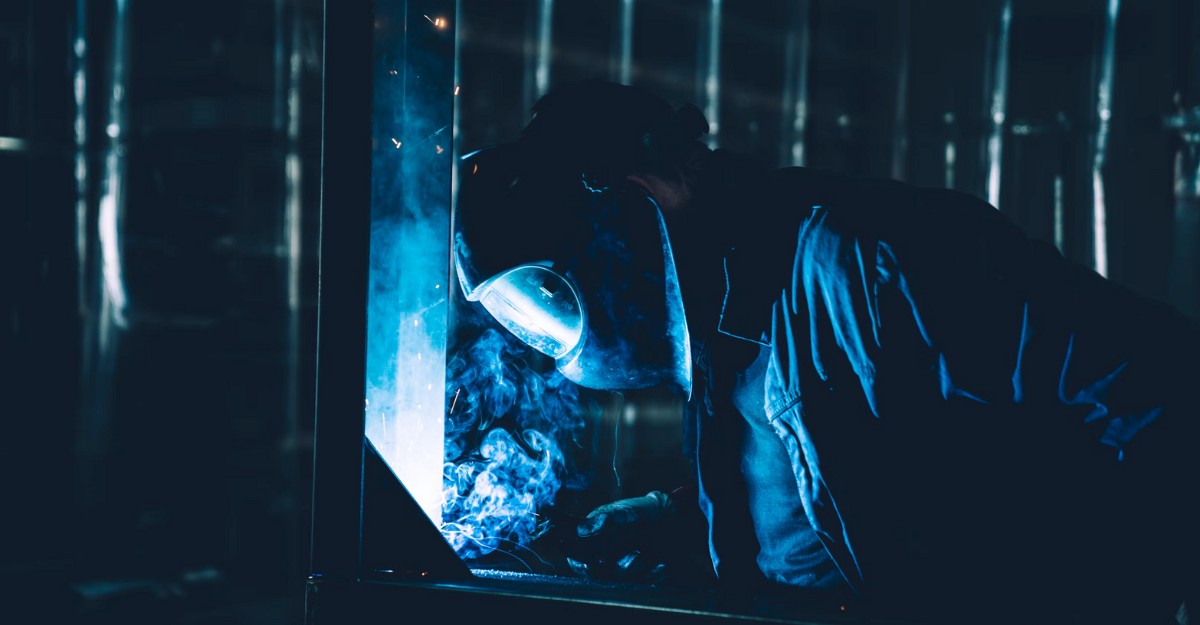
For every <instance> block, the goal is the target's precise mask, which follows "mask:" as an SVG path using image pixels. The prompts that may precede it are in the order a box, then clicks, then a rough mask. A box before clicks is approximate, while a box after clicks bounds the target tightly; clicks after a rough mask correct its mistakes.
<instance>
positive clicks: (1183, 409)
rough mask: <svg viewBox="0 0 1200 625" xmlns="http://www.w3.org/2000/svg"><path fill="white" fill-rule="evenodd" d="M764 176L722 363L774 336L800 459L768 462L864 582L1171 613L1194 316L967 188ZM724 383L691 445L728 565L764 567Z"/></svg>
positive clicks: (740, 244) (1184, 532) (740, 255)
mask: <svg viewBox="0 0 1200 625" xmlns="http://www.w3.org/2000/svg"><path fill="white" fill-rule="evenodd" d="M749 181H750V183H751V184H750V185H749V187H748V186H747V185H742V186H741V187H740V189H741V191H740V196H741V198H742V199H739V193H738V192H729V193H725V194H720V193H717V194H716V196H717V197H719V198H721V200H720V201H721V202H723V203H725V204H726V206H724V208H723V210H724V211H726V214H736V215H739V220H743V221H747V222H750V223H753V224H755V227H754V228H753V229H751V230H750V231H748V232H745V233H742V234H741V235H740V237H741V238H740V239H735V240H733V241H732V243H731V244H730V245H728V247H727V248H726V252H725V253H724V254H723V255H722V256H723V258H722V266H723V273H724V275H723V276H722V278H723V279H724V283H725V284H724V285H725V294H724V298H723V306H722V308H721V311H720V314H719V316H718V318H717V319H716V320H715V321H716V323H717V330H716V332H713V333H710V334H707V335H705V334H704V333H703V331H702V330H700V331H699V332H698V334H700V335H701V336H707V337H708V338H707V341H708V343H709V347H708V349H707V350H706V351H705V352H704V355H705V356H706V357H707V358H708V359H709V360H710V361H712V362H710V363H708V364H707V365H706V366H705V367H703V369H705V370H706V371H708V372H710V373H711V372H713V371H717V372H718V373H717V374H715V376H714V377H716V378H717V379H718V380H719V379H720V378H721V375H722V374H720V373H719V369H720V368H721V365H720V363H719V362H718V361H719V360H720V359H719V358H718V354H719V353H720V352H722V350H723V351H724V352H725V353H726V354H727V355H729V357H730V361H731V362H739V363H742V364H739V365H738V366H737V367H734V368H735V369H739V370H740V368H744V366H745V362H746V360H745V359H744V354H745V353H747V352H746V350H745V349H739V348H738V347H737V346H736V345H735V344H737V343H741V344H743V345H750V346H752V347H753V348H755V349H754V350H753V351H757V347H758V345H759V344H763V343H765V344H766V345H768V346H769V348H770V352H771V354H770V358H769V361H768V365H767V371H766V375H765V386H764V389H763V402H764V405H763V411H764V413H765V415H766V418H767V419H768V421H769V423H770V425H771V427H772V429H773V430H774V431H775V433H776V435H777V436H778V437H779V440H780V441H781V443H782V444H783V446H784V448H785V449H786V452H787V453H786V458H787V460H788V463H787V464H788V466H780V467H772V468H771V469H770V470H776V471H781V472H788V473H790V475H791V476H792V478H794V488H795V489H796V493H797V494H798V496H799V497H800V500H801V501H802V503H803V507H804V512H805V515H806V517H807V520H808V522H809V526H810V527H811V528H812V530H813V531H814V532H815V533H816V535H817V536H818V537H819V538H820V540H821V542H822V544H823V545H824V547H825V549H826V551H827V553H828V554H829V556H830V558H831V559H832V560H833V562H835V563H836V564H837V567H838V569H839V571H840V572H841V574H842V575H843V576H844V578H845V580H846V582H847V583H848V584H849V585H850V586H851V587H852V588H853V589H854V590H855V592H856V593H858V595H859V596H861V597H865V598H867V599H869V600H873V601H879V602H882V603H886V604H888V605H894V606H903V607H904V608H909V609H912V610H914V611H917V612H919V613H921V614H922V615H928V614H931V613H935V612H936V611H935V610H933V609H932V607H931V606H933V605H945V606H964V605H975V606H978V605H984V604H986V605H988V606H989V610H990V611H989V612H988V613H989V614H993V615H1001V614H1005V615H1008V616H1013V615H1014V614H1025V615H1028V614H1030V612H1029V610H1031V609H1034V608H1033V606H1039V605H1041V606H1049V607H1039V608H1037V610H1042V611H1044V610H1047V609H1048V610H1050V611H1051V612H1048V613H1046V614H1054V615H1055V617H1056V618H1061V619H1064V620H1065V622H1073V621H1078V622H1097V619H1098V620H1100V621H1105V620H1106V621H1107V622H1156V621H1155V620H1153V619H1157V618H1158V617H1159V616H1161V615H1162V614H1164V613H1170V614H1173V613H1174V609H1175V608H1177V607H1178V603H1179V600H1180V599H1181V598H1182V596H1183V594H1185V592H1190V590H1191V588H1194V582H1195V577H1194V575H1195V568H1196V562H1195V558H1196V554H1197V550H1196V540H1195V538H1194V536H1193V535H1194V534H1195V530H1194V529H1193V527H1192V526H1193V525H1194V524H1193V523H1191V515H1192V513H1191V512H1190V510H1191V509H1192V508H1193V507H1194V504H1195V503H1196V501H1195V499H1196V494H1195V491H1196V488H1195V484H1196V477H1197V473H1198V472H1197V461H1196V454H1195V452H1194V447H1195V444H1196V436H1195V434H1196V420H1197V418H1198V415H1197V409H1196V407H1195V403H1194V402H1193V401H1191V399H1190V395H1191V394H1190V393H1189V390H1190V389H1191V387H1192V386H1193V385H1195V384H1196V383H1197V381H1200V375H1198V374H1200V368H1198V367H1197V353H1198V351H1200V339H1198V338H1197V330H1196V326H1195V324H1194V323H1192V322H1191V321H1189V320H1188V319H1186V318H1184V317H1183V316H1181V315H1179V314H1178V313H1176V312H1175V311H1173V310H1172V309H1170V308H1168V307H1166V306H1164V305H1161V304H1159V303H1157V302H1154V301H1151V300H1149V299H1146V298H1143V297H1141V296H1139V295H1137V294H1135V293H1133V292H1131V291H1129V290H1127V289H1125V288H1123V287H1121V286H1119V285H1118V284H1116V283H1115V282H1112V281H1108V280H1105V279H1103V278H1101V277H1100V276H1098V275H1097V274H1095V273H1094V272H1092V271H1091V270H1089V269H1087V268H1085V267H1082V266H1079V265H1076V264H1073V263H1071V262H1068V261H1067V260H1065V259H1064V258H1063V257H1062V256H1061V255H1060V254H1059V253H1058V251H1057V250H1055V249H1054V248H1053V247H1050V246H1048V245H1046V244H1044V243H1041V242H1037V241H1033V240H1030V239H1029V238H1028V237H1026V236H1025V235H1024V234H1023V233H1022V232H1021V231H1020V230H1019V229H1018V228H1017V227H1016V226H1015V225H1013V224H1012V223H1011V222H1010V221H1009V220H1008V219H1006V218H1005V217H1004V215H1003V214H1001V213H1000V212H999V211H997V210H996V209H994V208H992V207H991V206H989V205H987V204H986V203H984V202H982V201H980V200H978V199H976V198H974V197H971V196H968V195H965V194H961V193H957V192H953V191H946V190H924V189H916V188H913V187H909V186H906V185H903V184H900V183H895V182H879V181H850V180H848V179H843V178H839V177H836V176H830V175H825V174H819V173H817V172H812V171H808V170H804V169H797V168H791V169H784V170H780V171H777V172H774V173H772V174H770V175H769V176H767V175H764V176H763V177H761V178H753V177H752V178H749ZM728 188H730V189H737V188H739V187H738V185H731V186H730V187H728ZM751 215H753V218H750V216H751ZM781 268H782V269H781ZM711 273H712V272H711V271H710V275H711ZM713 279H716V278H715V277H714V278H713ZM685 298H687V293H686V292H685ZM685 305H686V303H685ZM689 310H690V309H689ZM699 325H701V324H693V326H694V330H695V329H696V328H695V326H699ZM735 354H742V355H743V356H735ZM738 358H742V360H738ZM730 375H734V374H730ZM720 386H721V385H720V383H719V382H718V383H715V384H710V385H709V388H708V389H707V390H708V391H709V392H708V393H706V394H703V395H702V396H701V397H700V398H698V399H699V401H700V402H701V405H697V406H695V407H694V409H693V410H692V412H693V415H694V416H693V418H692V427H693V430H694V431H692V433H691V434H690V436H691V437H692V439H693V442H694V448H695V452H696V454H697V471H698V474H699V481H700V484H701V502H702V505H703V507H704V508H705V510H706V513H708V514H709V517H710V520H711V521H712V522H713V527H711V528H710V536H711V538H712V540H711V550H712V552H713V557H714V563H717V573H718V575H725V574H726V573H727V572H726V571H722V565H721V563H724V565H726V566H725V568H728V573H729V574H733V573H732V572H733V571H743V572H744V571H746V570H749V569H755V568H757V567H754V566H752V565H753V563H752V562H746V561H745V558H744V557H743V556H742V555H740V554H738V553H737V551H736V549H747V548H749V549H754V547H753V545H754V544H755V542H756V541H755V539H754V537H753V532H752V531H751V530H750V529H748V528H752V526H753V520H752V519H746V518H744V517H745V515H740V514H739V513H737V512H730V511H728V510H727V509H726V508H727V506H729V505H736V504H739V503H741V504H743V505H744V504H745V503H746V501H747V500H748V495H747V493H746V484H745V479H746V476H745V475H740V476H737V477H736V478H728V479H725V478H719V477H718V476H720V475H723V474H724V475H731V474H730V473H727V472H728V471H730V470H731V469H732V468H733V467H734V466H735V463H736V460H735V459H731V458H730V456H731V455H732V453H733V452H731V451H730V450H729V449H727V446H736V445H737V443H736V442H728V441H726V442H727V445H722V444H721V442H720V439H721V438H722V437H721V435H719V434H714V433H712V432H709V433H706V432H705V429H706V428H707V429H709V430H711V431H713V432H723V431H728V430H729V429H730V426H728V425H723V424H722V423H721V417H720V413H721V411H722V409H728V407H726V406H723V404H722V401H723V400H722V399H721V397H720V393H721V389H720ZM705 402H707V403H706V404H705ZM763 470H764V469H763V468H761V467H760V468H759V469H758V471H759V472H761V471H763ZM723 472H726V473H723ZM731 548H732V549H731ZM757 552H758V550H754V551H752V553H754V554H757ZM735 563H736V564H735ZM754 574H761V571H760V570H756V571H753V572H752V573H750V575H754ZM1189 584H1191V585H1192V587H1191V588H1188V587H1187V586H1188V585H1189ZM938 602H941V603H938ZM1038 602H1041V603H1038ZM1010 612H1011V614H1010ZM1038 613H1042V612H1038ZM1150 615H1152V616H1150ZM960 616H961V615H960ZM997 618H1000V617H999V616H997ZM1146 618H1151V620H1141V619H1146ZM1129 619H1135V620H1129ZM948 620H955V619H954V618H948ZM1033 620H1034V621H1037V619H1033ZM1164 622H1165V621H1164Z"/></svg>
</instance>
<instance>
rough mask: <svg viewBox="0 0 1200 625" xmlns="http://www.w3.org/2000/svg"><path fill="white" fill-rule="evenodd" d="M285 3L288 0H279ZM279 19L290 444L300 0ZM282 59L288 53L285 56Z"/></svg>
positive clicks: (287, 428)
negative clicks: (283, 127)
mask: <svg viewBox="0 0 1200 625" xmlns="http://www.w3.org/2000/svg"><path fill="white" fill-rule="evenodd" d="M278 2H279V4H280V5H285V4H287V3H288V0H278ZM291 4H292V10H291V11H290V12H289V14H288V15H287V16H286V19H284V20H281V21H280V23H279V27H280V32H279V34H278V37H279V38H280V39H282V40H285V46H283V47H284V49H286V65H282V66H280V67H279V70H280V73H281V74H283V81H282V84H281V86H283V87H285V93H284V94H283V98H282V99H283V103H284V105H285V107H286V108H285V111H284V119H285V121H286V126H285V127H286V132H285V135H284V154H283V169H284V222H283V240H284V245H285V250H286V258H287V310H288V324H287V333H288V334H287V337H286V338H287V346H288V347H287V350H288V351H287V390H288V392H287V413H286V422H285V424H284V440H285V441H286V442H287V444H288V449H293V448H295V446H296V445H297V444H298V442H297V437H298V436H299V431H300V391H301V385H300V360H301V349H300V348H301V332H300V315H301V310H300V307H301V301H300V300H301V271H302V268H303V234H304V224H303V219H304V204H303V184H302V183H303V168H302V167H301V157H300V122H301V114H302V111H301V109H300V88H301V79H302V73H303V56H302V50H301V37H302V28H303V14H302V13H301V8H300V6H298V3H295V2H292V3H291ZM280 60H281V61H282V60H283V59H280Z"/></svg>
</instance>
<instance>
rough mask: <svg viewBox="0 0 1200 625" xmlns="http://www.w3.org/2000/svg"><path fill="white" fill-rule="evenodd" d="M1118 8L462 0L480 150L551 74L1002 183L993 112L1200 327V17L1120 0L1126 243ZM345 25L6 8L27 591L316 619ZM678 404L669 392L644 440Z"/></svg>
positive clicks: (1012, 148)
mask: <svg viewBox="0 0 1200 625" xmlns="http://www.w3.org/2000/svg"><path fill="white" fill-rule="evenodd" d="M450 4H451V5H452V4H453V3H450ZM714 5H715V6H717V7H719V13H718V14H719V18H720V19H719V21H718V22H716V23H714V21H713V11H712V9H713V6H714ZM1005 6H1010V7H1011V11H1012V13H1011V15H1012V18H1011V25H1010V30H1009V32H1008V36H1007V48H1006V47H1005V45H1004V41H1005V39H1006V38H1005V37H1004V36H1003V23H1002V15H1003V12H1004V9H1005ZM626 7H632V13H631V14H630V21H629V24H631V27H630V28H629V29H626V28H625V27H624V26H623V24H624V23H625V22H624V21H623V20H622V11H623V10H625V8H626ZM1106 7H1107V3H1106V2H1102V1H1100V0H1088V1H1084V0H1055V1H1053V2H1049V1H1045V0H1042V1H1038V0H1013V1H1012V2H1010V3H1008V4H1007V5H1006V3H1005V2H1003V1H1002V0H985V1H981V2H961V1H956V0H888V1H885V2H878V1H870V0H807V1H787V0H772V1H770V2H767V1H764V2H736V3H735V2H732V1H731V0H726V1H724V2H716V3H714V2H713V1H712V0H637V1H636V2H622V1H621V0H603V1H601V0H595V1H591V0H589V1H565V0H560V1H559V2H550V1H548V0H461V1H460V2H459V3H458V11H457V14H458V16H459V22H460V23H459V24H458V29H459V30H458V35H459V48H460V53H459V80H458V83H459V84H460V85H461V91H460V94H459V96H458V109H457V110H458V119H457V126H458V134H457V136H456V142H455V143H456V148H457V149H459V150H460V151H465V150H469V149H473V148H477V147H482V146H484V145H487V144H490V143H495V142H499V141H503V140H506V139H509V138H511V137H513V136H514V135H515V133H516V132H517V131H518V130H519V128H520V127H521V125H522V124H523V123H524V122H525V121H526V120H527V115H526V112H527V111H528V109H529V106H530V105H531V104H532V103H533V101H534V100H535V99H536V97H537V95H538V94H539V93H540V92H541V90H542V89H544V88H545V87H546V86H551V87H552V86H553V85H555V84H561V83H563V82H566V81H570V80H575V79H581V78H588V77H595V76H601V77H607V78H614V79H621V78H623V77H627V78H628V79H629V80H630V81H632V82H633V83H636V84H640V85H643V86H646V87H649V88H651V89H653V90H655V91H657V92H659V93H660V94H662V95H663V96H665V97H667V98H668V99H669V100H671V101H672V102H673V103H676V104H682V103H684V102H689V101H690V102H695V103H697V104H698V105H701V106H702V107H703V108H706V110H708V111H709V112H710V113H712V112H714V111H715V113H716V114H715V116H713V117H715V121H716V122H717V125H716V132H715V133H714V135H713V140H714V142H715V144H717V145H720V146H723V147H730V148H735V149H739V150H745V151H750V152H753V153H755V154H758V155H759V156H761V157H762V158H764V159H766V160H769V161H771V162H776V163H779V164H792V163H802V164H805V165H809V166H817V167H825V168H833V169H839V170H843V171H849V172H852V173H858V174H867V175H876V176H888V177H897V178H900V179H904V180H908V181H911V182H914V183H917V184H922V185H931V186H954V187H956V188H959V189H962V190H965V191H967V192H970V193H974V194H976V195H979V196H980V197H984V198H988V197H989V192H991V193H995V189H991V190H989V187H988V174H989V168H988V163H989V160H988V158H989V156H988V141H989V139H990V138H991V137H992V136H993V133H994V132H995V135H994V136H997V137H999V138H1000V140H1001V146H1002V150H1001V152H1000V154H1001V160H1000V161H999V185H1000V186H999V208H1000V209H1001V210H1002V211H1004V212H1005V213H1008V214H1009V215H1011V216H1012V217H1013V218H1015V219H1017V220H1018V221H1019V222H1020V223H1022V224H1023V225H1024V226H1025V227H1027V228H1028V229H1029V231H1030V232H1031V233H1032V234H1033V235H1035V236H1038V237H1041V238H1046V239H1049V240H1052V241H1056V242H1057V243H1058V245H1059V246H1060V248H1061V249H1062V250H1063V252H1064V253H1065V254H1067V255H1068V256H1070V257H1072V258H1075V259H1076V260H1079V261H1080V262H1083V263H1085V264H1089V265H1092V266H1097V264H1096V263H1097V262H1098V261H1099V262H1101V263H1106V267H1105V271H1106V272H1107V274H1108V275H1109V276H1110V277H1112V278H1113V279H1115V280H1117V281H1119V282H1122V283H1124V284H1126V285H1128V286H1130V287H1131V288H1133V289H1135V290H1137V291H1139V292H1142V293H1144V294H1147V295H1149V296H1151V297H1156V298H1161V299H1165V300H1168V301H1170V302H1172V303H1173V304H1175V305H1177V306H1179V307H1180V308H1181V309H1183V310H1185V311H1186V312H1188V313H1189V314H1192V315H1194V316H1195V315H1200V299H1198V298H1200V288H1198V287H1200V278H1198V277H1197V276H1198V275H1200V269H1198V267H1200V256H1198V254H1197V250H1198V249H1200V204H1198V202H1197V200H1196V197H1197V195H1200V186H1198V184H1197V179H1198V175H1200V174H1198V172H1197V162H1198V158H1197V149H1198V145H1200V109H1197V108H1196V107H1197V106H1198V105H1200V7H1197V6H1196V4H1195V2H1194V1H1193V0H1151V1H1143V2H1126V3H1122V5H1121V7H1120V12H1119V13H1118V19H1117V22H1116V28H1115V47H1114V49H1113V59H1114V60H1113V65H1112V67H1113V74H1112V76H1113V79H1112V90H1111V94H1112V99H1111V118H1110V121H1109V126H1108V131H1109V132H1108V136H1107V149H1106V151H1105V153H1104V154H1105V157H1106V158H1105V159H1104V161H1103V167H1102V168H1100V173H1101V177H1102V189H1103V191H1104V197H1105V209H1106V216H1107V237H1106V243H1107V250H1106V257H1105V259H1099V257H1100V256H1101V254H1099V253H1098V250H1097V248H1096V246H1095V245H1094V233H1095V226H1096V222H1095V220H1094V218H1093V215H1094V210H1093V208H1094V206H1095V195H1096V193H1095V186H1094V184H1093V165H1094V163H1095V161H1096V154H1097V150H1098V141H1097V137H1098V131H1099V130H1100V128H1101V124H1100V114H1099V113H1098V103H1097V101H1098V97H1099V94H1100V93H1101V91H1102V89H1101V87H1102V86H1103V80H1102V78H1103V75H1104V72H1103V68H1104V62H1103V61H1104V40H1105V37H1104V34H1105V12H1106ZM547 11H549V13H547ZM321 16H322V6H321V3H320V2H319V1H317V0H212V1H209V2H204V3H181V2H151V1H145V0H122V1H116V0H96V1H87V0H8V1H6V2H4V3H3V4H2V5H0V215H2V216H3V226H2V227H0V267H2V269H0V276H2V277H3V284H4V286H5V288H4V289H3V293H4V295H0V379H2V380H3V382H2V383H0V424H2V425H3V429H2V430H0V475H2V476H3V493H2V494H3V497H4V499H3V500H2V501H3V513H2V516H3V518H4V520H5V522H4V524H3V526H4V528H5V529H4V530H3V532H2V534H0V535H2V536H3V542H2V543H0V585H2V588H3V591H2V592H3V593H4V597H5V598H6V599H8V601H7V602H6V603H4V604H3V605H0V611H9V612H12V613H14V614H26V613H24V612H22V611H24V610H28V609H33V610H36V611H37V613H38V614H39V615H40V616H38V617H36V618H33V619H31V620H30V622H34V621H40V622H126V623H131V622H139V623H140V622H147V623H171V622H180V623H199V622H223V623H262V622H298V621H299V620H300V619H301V615H302V612H303V599H302V590H303V581H304V578H305V575H306V573H307V543H308V514H309V508H310V492H309V491H310V480H311V453H312V431H313V420H314V415H313V405H314V399H313V388H314V381H313V377H314V348H315V345H314V343H315V318H316V301H317V297H316V295H317V272H316V267H317V258H318V249H317V240H318V232H319V230H318V228H319V215H320V205H319V199H320V187H319V184H320V175H321V167H320V122H321V77H322V71H323V68H322V54H321V35H322V21H321ZM543 18H545V19H543ZM714 26H715V27H716V28H715V30H716V32H717V33H718V35H717V39H716V51H717V54H716V55H715V56H714V55H711V54H710V51H711V50H712V46H713V41H712V38H711V35H710V33H712V32H714ZM626 33H628V38H626ZM543 41H545V45H544V46H543V45H542V42H543ZM626 41H628V48H627V49H628V50H629V55H628V57H625V56H623V51H624V50H625V49H626V47H625V42H626ZM1005 50H1007V52H1005ZM626 58H627V59H628V60H627V61H626V60H625V59H626ZM714 58H715V59H716V62H717V65H716V68H717V70H716V72H715V78H716V80H715V81H714V82H710V81H709V77H710V75H714V74H713V72H712V68H713V65H712V59H714ZM1005 65H1006V66H1007V70H1006V71H1001V68H1003V67H1004V66H1005ZM539 69H541V72H540V74H539ZM329 70H330V71H337V68H329ZM539 76H540V78H539ZM1000 76H1003V77H1004V78H1005V79H1006V81H1000V80H999V77H1000ZM1001 84H1004V85H1006V88H1005V89H1003V90H1001V92H1002V93H1003V94H1004V97H1003V98H1002V104H1003V106H1002V107H1001V110H1002V112H1003V114H1004V115H1003V118H1002V119H999V120H998V119H997V118H996V117H995V116H994V113H995V112H997V111H996V110H994V109H993V97H994V95H995V94H996V93H997V90H998V89H997V88H998V86H999V85H1001ZM708 85H711V86H712V87H714V88H715V90H714V91H708V90H706V86H708ZM713 95H715V97H712V96H713ZM798 110H801V111H803V113H804V115H803V116H802V119H801V120H800V121H801V122H802V123H798V119H797V111H798ZM951 155H953V158H951ZM114 215H117V216H119V219H117V220H116V221H115V222H114V221H113V220H112V219H111V217H112V216H114ZM1056 215H1057V217H1056ZM114 223H115V224H116V226H115V227H110V225H112V224H114ZM948 235H950V236H952V233H948ZM118 258H119V260H118ZM118 267H119V272H118V271H117V268H118ZM669 412H670V411H663V410H646V411H643V414H647V415H659V416H657V417H653V418H651V419H652V421H653V422H650V421H648V422H647V423H646V428H648V429H646V430H645V432H652V431H655V430H654V428H656V427H660V428H661V427H662V425H661V422H666V421H667V420H669V418H670V417H669ZM664 415H666V416H664ZM644 438H645V441H646V444H647V445H652V444H661V441H662V439H661V437H651V436H646V437H644ZM631 445H633V447H631V448H632V449H636V442H634V443H631ZM0 614H3V612H0ZM7 616H10V615H3V616H0V620H4V621H9V622H23V621H22V619H20V618H18V619H10V618H7Z"/></svg>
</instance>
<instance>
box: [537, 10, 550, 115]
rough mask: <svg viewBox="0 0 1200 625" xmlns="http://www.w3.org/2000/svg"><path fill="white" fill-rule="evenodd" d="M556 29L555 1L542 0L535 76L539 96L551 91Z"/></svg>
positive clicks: (539, 12)
mask: <svg viewBox="0 0 1200 625" xmlns="http://www.w3.org/2000/svg"><path fill="white" fill-rule="evenodd" d="M553 27H554V0H541V4H540V9H539V10H538V47H537V73H536V75H535V81H536V85H535V88H536V89H537V95H538V96H539V97H540V96H542V95H544V94H545V93H546V92H547V91H549V90H550V54H551V51H552V47H551V41H552V34H553Z"/></svg>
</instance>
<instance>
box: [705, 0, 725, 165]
mask: <svg viewBox="0 0 1200 625" xmlns="http://www.w3.org/2000/svg"><path fill="white" fill-rule="evenodd" d="M706 42H707V45H706V50H705V52H706V59H705V64H704V67H705V77H704V100H703V101H704V116H705V117H707V118H708V146H709V147H710V148H716V147H717V146H718V144H719V140H718V135H719V133H720V112H721V110H720V96H721V89H720V84H721V83H720V81H721V0H710V5H709V11H708V37H707V39H706Z"/></svg>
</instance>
